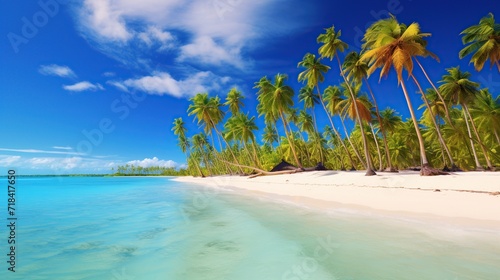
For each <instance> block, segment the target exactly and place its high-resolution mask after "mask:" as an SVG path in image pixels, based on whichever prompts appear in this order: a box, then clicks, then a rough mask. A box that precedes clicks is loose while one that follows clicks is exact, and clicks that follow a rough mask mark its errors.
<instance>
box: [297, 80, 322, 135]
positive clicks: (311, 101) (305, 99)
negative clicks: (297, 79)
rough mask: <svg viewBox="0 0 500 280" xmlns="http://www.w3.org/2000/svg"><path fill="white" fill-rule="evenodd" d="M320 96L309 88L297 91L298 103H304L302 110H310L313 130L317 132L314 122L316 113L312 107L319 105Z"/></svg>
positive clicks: (315, 122) (316, 125)
mask: <svg viewBox="0 0 500 280" xmlns="http://www.w3.org/2000/svg"><path fill="white" fill-rule="evenodd" d="M319 98H320V95H319V94H316V93H315V92H314V91H313V88H311V87H310V86H305V87H303V88H301V89H300V91H299V101H300V102H302V103H304V109H306V110H308V109H309V110H310V111H311V115H312V117H313V121H314V128H315V129H316V131H318V124H317V121H316V113H315V112H314V107H315V106H316V104H319Z"/></svg>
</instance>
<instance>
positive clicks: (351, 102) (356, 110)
mask: <svg viewBox="0 0 500 280" xmlns="http://www.w3.org/2000/svg"><path fill="white" fill-rule="evenodd" d="M341 86H342V88H343V91H342V92H343V94H344V96H345V99H343V100H341V101H340V102H339V103H338V104H337V110H338V111H339V114H340V116H341V118H345V117H346V116H347V117H349V118H350V119H352V120H354V121H355V122H356V123H357V124H358V125H359V127H360V133H361V137H366V136H364V135H365V134H366V133H365V132H363V130H364V125H363V122H366V123H370V122H371V121H372V112H371V110H370V108H371V107H372V104H371V103H370V101H369V100H368V98H367V97H366V96H365V95H360V90H361V84H357V85H351V86H350V88H351V89H352V91H353V92H354V94H351V93H350V91H349V87H348V85H347V84H346V83H342V85H341ZM356 116H358V117H356ZM362 140H363V141H365V139H362ZM369 155H370V154H369V153H368V154H365V156H367V158H366V161H367V162H368V164H369V165H368V166H372V162H371V158H370V156H369Z"/></svg>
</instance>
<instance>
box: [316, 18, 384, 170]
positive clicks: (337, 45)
mask: <svg viewBox="0 0 500 280" xmlns="http://www.w3.org/2000/svg"><path fill="white" fill-rule="evenodd" d="M340 35H341V31H340V30H339V31H338V32H336V31H335V27H334V26H332V27H330V28H327V29H325V33H323V34H320V35H319V36H318V38H317V42H318V43H321V44H323V45H322V46H321V47H320V48H319V50H318V52H319V54H320V55H321V57H327V58H330V61H331V60H333V58H334V57H335V58H337V63H338V67H339V71H340V75H341V76H342V78H343V79H344V82H345V83H346V85H347V88H348V90H349V92H350V94H351V98H352V99H355V97H354V92H353V91H352V89H351V87H350V85H349V83H348V81H347V78H346V76H345V74H344V70H343V69H342V64H341V63H340V58H339V55H338V53H339V52H344V50H345V49H347V44H346V43H344V42H343V41H342V40H340ZM354 109H355V111H356V119H357V121H358V123H359V124H361V117H360V115H359V112H358V108H357V106H354ZM361 137H362V138H363V146H364V149H365V158H366V168H367V170H366V174H365V175H366V176H372V175H376V173H375V171H373V166H372V164H371V161H370V152H369V147H368V141H367V139H366V135H365V133H364V130H363V129H361Z"/></svg>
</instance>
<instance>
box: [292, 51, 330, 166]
mask: <svg viewBox="0 0 500 280" xmlns="http://www.w3.org/2000/svg"><path fill="white" fill-rule="evenodd" d="M297 67H303V68H305V70H304V71H302V72H301V73H300V74H299V76H298V81H299V82H304V81H306V82H307V86H308V87H309V88H312V89H314V88H316V92H317V95H316V96H313V97H308V96H307V95H306V96H304V94H307V91H306V92H304V93H302V92H301V94H302V96H303V97H308V99H309V100H307V101H309V103H310V104H307V105H309V106H308V107H309V108H314V97H317V98H318V99H319V100H320V101H321V103H322V104H324V103H323V99H322V97H321V92H320V89H319V83H322V82H323V81H324V80H325V76H324V74H325V73H326V72H328V70H330V67H329V66H326V65H324V64H322V63H321V59H317V58H316V56H315V55H314V54H311V53H307V54H306V55H304V58H303V59H302V61H301V62H299V63H298V65H297ZM309 95H310V93H309ZM300 97H301V95H299V98H300ZM311 99H312V100H311ZM311 103H312V104H311ZM316 103H317V102H316ZM304 105H306V104H305V103H304ZM313 112H314V109H313ZM313 117H314V123H315V124H316V117H315V116H314V115H313ZM315 127H316V128H317V126H316V125H315ZM316 130H317V129H316ZM318 144H320V143H319V142H318ZM318 148H319V151H321V158H322V161H323V152H322V148H321V147H318Z"/></svg>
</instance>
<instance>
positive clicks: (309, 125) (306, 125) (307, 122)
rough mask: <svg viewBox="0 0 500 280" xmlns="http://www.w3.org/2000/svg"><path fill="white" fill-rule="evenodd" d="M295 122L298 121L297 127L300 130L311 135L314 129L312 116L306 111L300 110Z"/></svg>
mask: <svg viewBox="0 0 500 280" xmlns="http://www.w3.org/2000/svg"><path fill="white" fill-rule="evenodd" d="M297 122H298V123H299V128H300V130H301V131H305V132H307V133H308V134H309V135H311V134H312V133H313V132H314V131H315V129H314V121H313V118H312V116H311V115H309V114H308V113H307V112H306V111H304V110H301V111H300V113H299V115H298V117H297Z"/></svg>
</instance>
